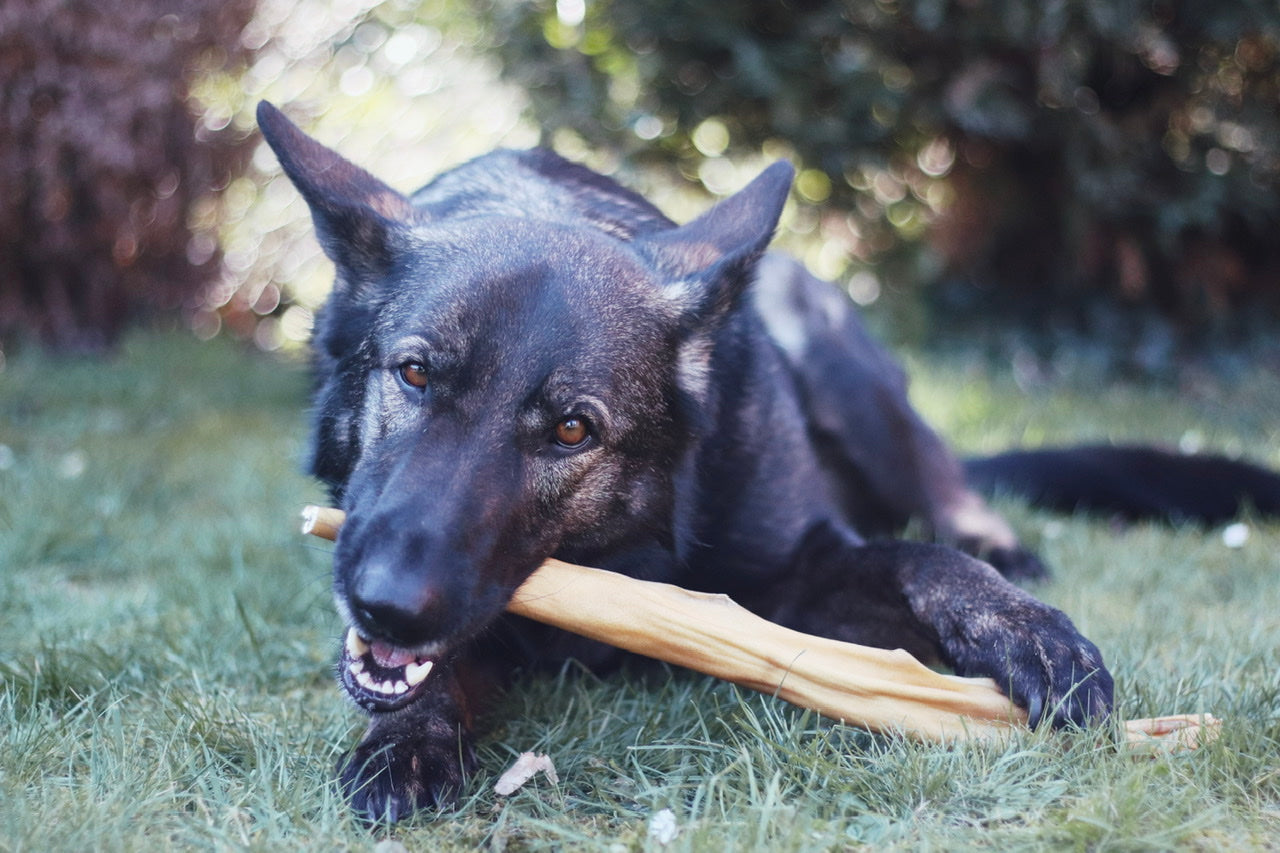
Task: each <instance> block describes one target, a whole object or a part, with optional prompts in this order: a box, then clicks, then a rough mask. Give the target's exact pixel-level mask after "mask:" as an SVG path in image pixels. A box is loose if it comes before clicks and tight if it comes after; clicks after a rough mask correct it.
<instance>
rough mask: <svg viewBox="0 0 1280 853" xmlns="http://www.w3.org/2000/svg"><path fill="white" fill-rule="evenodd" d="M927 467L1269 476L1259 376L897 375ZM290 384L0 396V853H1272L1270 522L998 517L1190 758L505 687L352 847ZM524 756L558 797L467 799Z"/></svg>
mask: <svg viewBox="0 0 1280 853" xmlns="http://www.w3.org/2000/svg"><path fill="white" fill-rule="evenodd" d="M912 368H913V373H914V374H915V375H916V377H917V380H916V397H917V400H918V401H919V403H920V405H921V407H922V408H923V409H925V410H926V412H927V414H928V415H929V417H930V418H931V419H932V420H933V421H934V422H935V423H937V424H939V425H941V426H942V427H943V428H944V430H945V431H946V432H947V433H948V434H949V435H950V436H951V437H953V439H954V440H955V441H957V443H958V444H960V445H961V446H963V447H965V448H968V449H991V448H995V447H998V446H1002V445H1004V444H1008V443H1013V442H1018V441H1049V440H1070V439H1084V438H1088V439H1098V438H1106V437H1109V438H1144V439H1160V440H1164V441H1178V440H1179V439H1181V438H1184V437H1189V438H1194V439H1195V440H1199V441H1203V443H1204V444H1205V445H1207V446H1210V447H1214V448H1226V449H1228V450H1234V449H1239V450H1247V451H1249V452H1250V454H1251V455H1253V456H1255V457H1256V458H1260V459H1262V460H1263V461H1267V462H1269V463H1271V464H1280V418H1277V417H1276V415H1277V413H1280V379H1277V378H1276V377H1275V376H1273V375H1272V376H1269V375H1266V374H1264V373H1262V372H1261V371H1259V372H1258V373H1256V374H1254V375H1251V376H1247V377H1245V378H1243V379H1239V380H1237V381H1235V382H1233V383H1230V384H1224V383H1218V382H1214V381H1212V380H1209V379H1203V378H1202V379H1201V380H1199V381H1198V382H1197V383H1196V384H1195V385H1194V386H1192V387H1190V388H1184V389H1180V392H1179V393H1175V391H1174V390H1173V389H1169V388H1152V387H1144V386H1139V385H1114V384H1107V385H1102V384H1101V383H1098V382H1096V381H1091V380H1090V377H1077V378H1075V379H1068V380H1065V381H1061V382H1058V383H1055V384H1053V385H1050V386H1043V387H1038V388H1035V389H1032V390H1031V391H1029V392H1028V391H1023V390H1020V389H1019V387H1018V385H1017V384H1016V383H1015V382H1014V381H1013V379H1012V377H1011V375H1010V374H1009V373H1008V372H1006V371H1001V370H991V369H989V368H988V367H986V366H984V365H983V364H982V363H981V362H979V361H972V362H959V363H957V362H956V361H954V360H948V361H945V362H944V361H942V360H941V359H937V358H930V357H918V358H916V359H913V363H912ZM305 390H306V377H305V375H304V373H303V371H302V370H301V369H300V367H298V366H297V365H294V364H292V363H290V362H288V361H282V360H280V359H275V358H268V357H263V356H257V355H252V354H249V353H245V352H242V351H240V350H238V349H236V348H235V347H234V346H232V345H229V344H226V343H213V344H203V345H202V344H197V343H195V342H192V341H189V340H186V339H183V338H174V337H164V336H139V337H136V338H134V339H132V340H131V341H130V342H129V344H128V345H127V346H126V347H125V349H124V351H123V352H122V353H121V354H120V355H119V356H118V357H116V358H115V359H113V360H110V361H91V360H86V361H72V360H60V359H56V358H50V357H47V356H43V355H40V354H37V353H34V352H31V353H26V354H22V355H17V356H11V357H10V358H9V360H8V363H7V366H6V367H5V368H4V370H3V372H0V445H2V446H0V680H2V681H3V691H2V692H0V849H4V850H10V849H11V850H142V849H146V850H154V849H255V850H256V849H298V848H307V849H331V850H346V849H355V850H369V849H372V848H373V847H374V845H375V844H376V843H377V842H378V841H380V840H384V839H386V838H388V837H390V838H394V839H396V840H398V841H399V842H401V843H403V844H404V845H405V846H406V847H408V848H409V849H431V850H441V849H443V850H448V849H474V848H476V847H484V848H489V849H495V850H536V849H547V848H554V849H584V850H641V849H658V848H659V846H660V845H659V844H658V842H656V841H655V840H653V839H650V838H649V837H648V833H647V828H648V822H649V820H650V818H651V816H652V815H653V814H654V813H655V812H657V811H658V810H660V809H664V808H670V809H671V810H672V811H673V812H674V813H675V815H676V819H677V822H678V825H679V827H680V832H679V834H678V835H677V836H676V838H675V840H674V841H672V842H671V843H670V844H669V845H668V846H667V848H666V849H672V850H723V849H735V850H737V849H769V850H833V849H835V850H841V849H846V848H857V847H860V846H867V847H871V848H874V849H901V850H929V849H946V850H956V849H970V848H995V849H1002V850H1003V849H1054V850H1057V849H1108V850H1147V849H1171V848H1191V849H1197V848H1199V849H1205V848H1207V849H1221V848H1228V847H1229V848H1245V849H1248V848H1267V847H1274V845H1275V841H1274V839H1275V838H1277V837H1280V585H1278V584H1277V583H1276V581H1275V577H1276V554H1277V553H1280V526H1277V525H1275V524H1259V523H1256V522H1255V521H1249V524H1250V527H1251V536H1250V538H1249V540H1248V541H1247V542H1246V543H1245V545H1244V547H1242V548H1238V549H1231V548H1227V547H1226V546H1225V545H1224V544H1223V542H1222V539H1221V536H1220V531H1216V530H1210V531H1200V530H1196V529H1177V530H1174V529H1167V528H1162V527H1158V526H1150V525H1138V526H1133V527H1129V528H1124V529H1121V528H1116V527H1114V526H1112V525H1111V524H1109V523H1107V522H1106V521H1097V520H1090V519H1085V518H1075V517H1067V518H1064V517H1059V516H1052V515H1048V514H1043V513H1038V512H1034V511H1031V510H1028V509H1026V508H1023V507H1019V506H1017V505H1009V506H1007V507H1006V509H1007V510H1008V512H1009V514H1010V515H1011V517H1012V518H1013V520H1014V522H1015V524H1016V526H1017V527H1018V528H1019V530H1020V531H1022V532H1023V534H1024V535H1025V536H1026V538H1027V539H1028V540H1029V541H1031V542H1032V543H1034V544H1035V545H1036V546H1037V547H1039V548H1040V549H1041V550H1042V552H1043V553H1044V554H1045V555H1046V556H1047V558H1048V559H1049V560H1050V561H1051V563H1052V564H1053V565H1055V566H1056V567H1058V577H1057V580H1056V581H1054V582H1053V583H1050V584H1047V585H1043V586H1041V587H1039V588H1038V589H1037V593H1038V594H1040V595H1042V596H1043V597H1045V598H1046V599H1048V600H1050V601H1051V602H1053V603H1054V604H1056V605H1058V606H1061V607H1063V608H1064V609H1066V610H1067V611H1068V612H1069V613H1070V614H1072V616H1073V617H1074V618H1075V619H1076V621H1077V623H1078V624H1079V625H1080V626H1081V628H1082V629H1083V630H1084V631H1085V633H1087V634H1088V635H1090V636H1091V637H1092V638H1093V639H1094V640H1095V641H1096V642H1097V643H1098V645H1099V646H1100V647H1101V648H1102V649H1103V650H1104V653H1105V654H1106V657H1107V659H1108V662H1109V663H1110V665H1111V666H1112V668H1113V669H1114V671H1115V674H1116V676H1117V681H1118V696H1119V703H1120V709H1119V710H1120V712H1121V714H1122V715H1123V716H1126V717H1138V716H1151V715H1157V714H1165V713H1174V712H1188V711H1211V712H1213V713H1215V714H1217V715H1219V716H1221V717H1223V718H1224V719H1225V725H1224V728H1223V734H1222V737H1221V738H1220V740H1219V741H1218V742H1217V743H1215V744H1213V745H1211V746H1209V747H1207V748H1205V749H1202V750H1200V751H1198V752H1195V753H1191V754H1181V755H1172V756H1160V757H1156V758H1153V759H1144V760H1133V759H1130V758H1124V757H1120V756H1118V755H1116V754H1114V753H1113V752H1112V751H1111V750H1109V749H1107V748H1105V747H1102V746H1100V745H1099V744H1098V743H1097V742H1096V741H1095V740H1094V739H1092V738H1089V737H1077V738H1065V737H1057V736H1050V735H1044V734H1034V735H1033V734H1028V735H1026V736H1022V737H1019V738H1017V739H1015V740H1013V741H1012V742H1010V743H1008V744H1004V745H1001V746H974V745H966V746H958V747H952V748H944V747H937V746H926V745H918V744H907V743H901V742H897V741H893V740H888V739H883V738H877V737H872V736H869V735H866V734H864V733H860V732H857V731H852V730H848V729H843V728H840V727H837V726H832V725H829V724H827V723H825V722H823V721H821V720H820V719H818V718H816V717H814V716H813V715H811V714H808V713H804V712H801V711H798V710H796V709H794V708H791V707H790V706H786V705H785V704H782V703H779V702H776V701H773V700H770V699H767V698H765V697H761V696H756V695H754V694H750V695H748V694H745V693H742V692H739V691H738V690H736V689H735V688H733V687H731V686H728V685H725V684H720V683H715V682H712V681H710V680H708V679H704V678H701V677H697V676H693V675H690V674H687V673H673V672H670V671H667V670H661V671H659V672H658V673H656V674H649V675H648V676H645V677H638V676H633V677H630V678H619V679H611V680H607V681H601V680H597V679H595V678H593V677H591V676H590V675H587V674H585V673H582V672H580V671H578V670H577V669H576V668H574V667H568V668H566V669H565V671H564V672H562V673H561V674H560V675H559V676H557V677H543V678H532V679H529V681H528V683H527V684H526V685H525V686H523V687H521V688H520V689H519V690H516V691H514V692H513V693H512V694H511V695H510V696H509V697H508V698H507V700H506V701H505V704H504V707H503V708H502V709H501V712H500V713H499V714H497V715H495V718H494V725H493V728H492V730H491V731H490V732H489V734H487V735H486V736H485V737H484V738H483V740H482V741H481V744H480V753H481V759H482V765H483V769H482V770H481V772H480V773H479V774H478V775H477V777H476V778H475V779H474V780H473V781H472V783H471V785H470V787H469V788H468V790H467V791H466V793H465V797H464V800H463V803H462V805H461V806H460V808H459V809H458V810H457V811H456V812H451V813H449V814H447V815H442V816H425V817H422V818H419V819H416V820H414V821H413V822H411V823H410V824H407V825H405V826H402V827H397V828H396V829H394V830H393V831H391V832H389V833H388V832H385V831H383V832H376V833H370V832H368V831H366V830H365V829H362V828H361V827H360V826H359V825H357V824H356V823H355V822H353V820H352V819H351V817H350V815H349V814H348V813H347V811H346V810H345V809H344V807H343V804H342V802H341V798H340V797H339V796H338V794H337V792H336V791H335V789H334V787H333V785H332V784H331V781H330V778H331V773H332V769H333V767H334V765H335V764H336V762H337V761H338V759H339V757H340V755H341V754H342V752H343V751H344V750H345V749H347V748H348V747H349V746H350V745H351V744H352V743H353V742H354V740H355V739H356V738H357V737H358V736H359V731H360V718H359V715H358V714H357V713H356V712H355V711H353V710H352V709H351V708H350V707H349V706H348V705H347V704H346V703H345V701H344V700H343V699H342V698H341V697H340V696H339V694H338V692H337V689H336V688H335V687H334V686H333V684H332V678H331V672H330V670H331V666H332V660H333V658H334V654H335V652H336V639H335V638H336V637H337V636H338V632H339V624H338V621H337V619H336V617H335V616H334V614H333V610H332V606H331V604H330V601H329V593H328V577H327V573H328V566H327V562H328V561H327V549H326V548H325V547H323V546H317V545H313V544H311V543H308V542H306V541H303V539H302V537H300V536H298V535H297V534H296V532H295V529H296V528H295V514H296V510H297V508H298V507H299V506H301V505H302V504H304V503H306V502H311V501H315V500H318V499H321V493H320V491H319V490H318V489H317V487H316V486H315V485H314V484H312V483H311V482H310V481H309V480H307V479H306V478H305V477H303V476H302V475H301V474H300V473H299V470H300V468H301V457H302V454H303V452H304V442H305V433H306V427H305V415H304V412H305V406H306V401H305ZM525 750H536V751H545V752H548V753H550V754H551V756H552V757H553V759H554V760H555V762H556V765H557V768H558V771H559V776H560V782H559V783H558V784H550V783H548V782H547V781H546V780H545V779H541V778H539V779H538V780H535V781H534V782H532V783H531V784H530V785H528V786H526V787H525V788H524V789H522V790H521V791H519V792H518V793H517V794H516V795H514V796H512V797H510V798H507V799H503V798H500V797H497V796H496V795H494V794H493V793H492V785H493V782H494V781H495V779H496V777H497V775H498V774H499V773H500V772H501V770H502V769H503V768H504V767H505V766H506V765H507V764H508V763H509V762H510V761H511V760H512V759H513V758H514V756H515V755H516V754H518V753H519V752H522V751H525Z"/></svg>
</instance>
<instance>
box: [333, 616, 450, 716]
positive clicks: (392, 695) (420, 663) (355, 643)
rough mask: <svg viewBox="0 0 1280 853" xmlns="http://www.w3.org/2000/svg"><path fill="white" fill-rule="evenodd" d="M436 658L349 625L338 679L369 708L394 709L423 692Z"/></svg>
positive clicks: (339, 664)
mask: <svg viewBox="0 0 1280 853" xmlns="http://www.w3.org/2000/svg"><path fill="white" fill-rule="evenodd" d="M434 665H435V661H433V660H432V659H431V657H429V656H427V655H424V654H421V653H415V652H412V651H410V650H408V649H400V648H396V647H395V646H392V645H390V644H389V643H384V642H381V641H379V640H368V639H365V638H364V637H362V636H360V633H359V632H358V631H357V630H356V629H355V628H348V629H347V637H346V641H345V642H344V643H343V644H342V656H341V658H340V659H339V661H338V680H339V681H340V682H341V683H342V687H343V689H344V690H346V691H347V694H348V695H349V696H350V697H351V699H352V700H353V701H354V702H355V703H356V704H357V705H359V706H360V707H362V708H364V709H365V710H366V711H394V710H395V709H397V708H402V707H404V706H405V705H407V704H408V703H410V702H412V701H413V700H414V699H415V698H416V697H417V696H418V694H419V693H421V692H422V688H423V685H424V684H426V681H427V676H428V675H430V674H431V668H432V667H433V666H434Z"/></svg>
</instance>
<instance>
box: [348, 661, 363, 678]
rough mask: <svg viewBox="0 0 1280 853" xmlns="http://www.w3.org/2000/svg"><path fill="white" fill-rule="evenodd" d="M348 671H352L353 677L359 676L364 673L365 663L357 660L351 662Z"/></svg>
mask: <svg viewBox="0 0 1280 853" xmlns="http://www.w3.org/2000/svg"><path fill="white" fill-rule="evenodd" d="M347 669H349V670H351V674H352V675H359V674H360V673H362V672H364V661H362V660H360V659H358V658H357V659H356V660H353V661H352V662H351V665H350V666H348V667H347Z"/></svg>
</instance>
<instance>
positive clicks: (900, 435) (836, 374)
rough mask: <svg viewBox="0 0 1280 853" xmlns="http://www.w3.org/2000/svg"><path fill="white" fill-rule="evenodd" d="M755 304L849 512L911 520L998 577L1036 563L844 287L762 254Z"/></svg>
mask: <svg viewBox="0 0 1280 853" xmlns="http://www.w3.org/2000/svg"><path fill="white" fill-rule="evenodd" d="M756 301H757V307H758V308H759V309H760V313H761V316H762V318H763V319H764V320H765V324H766V328H767V329H768V331H769V334H770V336H771V337H772V338H773V340H774V342H775V343H776V344H777V345H778V348H779V350H780V351H781V353H782V355H783V357H784V359H785V360H786V362H787V364H788V365H789V367H790V368H791V371H792V378H793V379H794V381H795V385H796V391H797V392H798V394H799V399H800V401H801V405H802V407H803V409H804V412H805V417H806V419H807V421H808V430H809V436H810V439H811V440H812V441H813V444H814V447H815V449H816V450H817V451H818V454H819V456H820V457H821V459H822V462H823V468H824V470H825V471H826V472H827V474H828V476H829V477H830V481H831V482H830V485H831V489H832V492H833V493H834V494H835V495H836V496H837V498H838V499H839V500H840V502H841V504H842V506H843V509H844V511H845V513H846V516H847V519H848V521H849V522H850V523H851V524H852V525H853V526H854V527H855V528H856V529H858V530H860V531H863V532H866V533H880V534H896V533H899V532H901V530H902V527H903V526H905V525H906V523H907V522H908V521H910V520H911V519H917V520H919V521H922V522H924V524H926V525H927V526H928V528H929V531H928V532H929V533H930V534H931V535H932V536H933V537H934V538H935V539H936V540H937V541H938V542H941V543H943V544H945V545H953V546H955V547H957V548H960V549H961V550H963V551H965V552H966V553H969V554H972V555H974V556H976V557H979V558H981V559H983V560H986V561H987V562H989V563H991V564H992V565H993V566H995V567H996V568H997V569H999V570H1000V572H1001V573H1002V574H1004V575H1005V576H1007V577H1028V578H1031V577H1040V576H1042V575H1044V574H1045V568H1044V566H1043V565H1042V564H1041V562H1040V561H1039V559H1037V558H1036V556H1035V555H1034V554H1032V553H1031V552H1029V551H1027V550H1026V549H1024V548H1023V547H1022V546H1021V545H1020V544H1019V542H1018V539H1017V536H1015V535H1014V532H1013V530H1012V528H1010V527H1009V525H1008V523H1007V522H1005V520H1004V519H1003V518H1002V517H1001V516H1000V515H999V514H998V513H996V512H995V511H994V510H993V509H991V508H990V507H989V506H988V505H987V503H986V501H984V500H983V499H982V498H981V497H980V496H979V495H978V494H977V493H976V492H974V491H973V490H972V489H970V488H969V487H968V486H967V485H966V483H965V478H964V470H963V468H962V467H961V465H960V463H959V461H958V460H957V459H956V458H955V456H954V455H953V454H952V453H951V450H950V449H949V448H948V447H947V445H946V444H945V443H944V442H943V441H942V439H941V438H940V437H939V436H938V434H937V433H936V432H934V431H933V430H932V429H931V428H930V427H929V425H928V424H926V423H925V422H924V420H923V419H922V418H921V417H920V415H919V414H918V413H917V412H916V411H915V409H913V408H912V406H911V402H910V400H909V399H908V396H907V377H906V374H905V373H904V372H903V370H902V368H901V367H900V366H899V365H898V364H897V362H895V361H894V359H893V358H892V356H890V355H889V353H888V352H886V351H885V350H884V349H883V348H882V347H881V346H880V345H879V344H877V343H876V341H875V340H874V339H872V337H871V336H870V334H868V333H867V331H866V329H865V328H863V325H862V322H861V320H860V319H859V317H858V313H857V310H856V308H855V306H854V304H853V303H852V301H850V300H849V299H848V298H847V297H846V296H845V295H844V294H843V293H841V292H839V291H838V290H837V289H836V288H835V287H833V286H832V285H830V284H828V283H827V282H824V281H820V280H818V279H816V278H814V277H813V276H812V275H810V274H809V273H808V272H807V271H806V270H805V269H804V267H803V266H801V265H800V264H799V263H797V262H796V261H794V260H792V259H791V258H788V257H786V256H784V255H779V254H770V255H767V256H766V257H765V259H764V261H763V262H762V264H761V266H760V276H759V280H758V281H757V285H756Z"/></svg>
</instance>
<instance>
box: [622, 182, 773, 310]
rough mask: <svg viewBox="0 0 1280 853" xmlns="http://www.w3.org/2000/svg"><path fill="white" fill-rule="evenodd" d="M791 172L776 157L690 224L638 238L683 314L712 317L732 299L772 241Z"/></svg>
mask: <svg viewBox="0 0 1280 853" xmlns="http://www.w3.org/2000/svg"><path fill="white" fill-rule="evenodd" d="M794 176H795V170H794V169H793V168H792V167H791V164H789V163H787V162H786V161H782V160H779V161H778V162H777V163H774V164H773V165H772V166H770V167H769V168H767V169H765V170H764V171H763V172H761V173H760V175H759V176H757V177H756V179H755V180H753V181H752V182H751V183H750V184H748V185H747V186H746V187H744V188H743V189H742V190H740V191H739V192H737V193H735V194H734V195H732V196H730V197H729V198H727V199H725V200H724V201H722V202H720V203H719V204H717V205H716V206H715V207H713V208H711V209H710V210H708V211H707V212H706V213H704V214H702V215H701V216H699V217H698V218H697V219H695V220H693V221H692V222H690V223H688V224H686V225H682V226H680V227H678V228H673V229H671V230H669V231H660V232H657V233H656V234H648V235H645V236H644V237H642V238H640V239H639V240H638V241H637V247H638V248H639V249H640V251H641V252H642V253H643V254H644V255H645V256H647V257H648V258H649V260H650V262H651V263H653V264H654V266H655V267H657V268H658V270H659V271H660V272H661V273H662V274H663V277H664V279H665V280H666V281H667V282H668V288H669V290H670V291H671V293H672V295H673V297H674V298H676V300H677V301H679V302H680V303H682V308H684V310H685V311H686V312H687V313H690V314H692V315H694V316H696V317H708V316H714V315H718V314H721V313H723V312H724V311H726V310H728V309H729V308H730V307H731V306H732V305H733V304H734V303H735V302H736V301H737V299H738V297H739V296H740V295H741V293H742V291H743V290H744V289H745V288H746V286H747V284H748V283H749V282H750V280H751V275H752V267H753V266H754V264H755V262H756V261H757V260H758V259H759V258H760V256H761V255H762V254H763V253H764V250H765V248H767V247H768V245H769V241H770V240H772V239H773V231H774V229H775V228H776V227H777V225H778V217H779V216H781V215H782V208H783V205H785V204H786V202H787V193H788V192H789V191H790V189H791V181H792V178H794Z"/></svg>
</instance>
